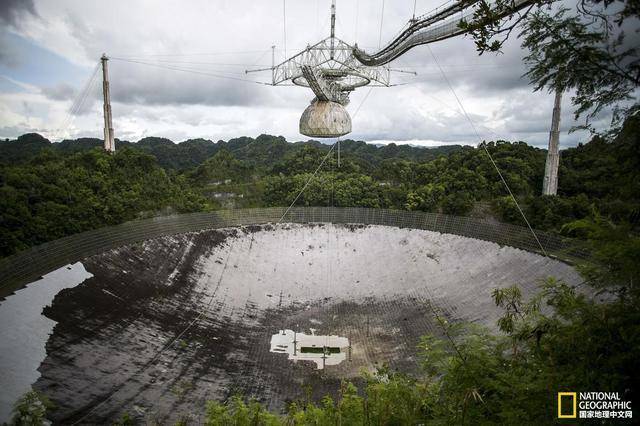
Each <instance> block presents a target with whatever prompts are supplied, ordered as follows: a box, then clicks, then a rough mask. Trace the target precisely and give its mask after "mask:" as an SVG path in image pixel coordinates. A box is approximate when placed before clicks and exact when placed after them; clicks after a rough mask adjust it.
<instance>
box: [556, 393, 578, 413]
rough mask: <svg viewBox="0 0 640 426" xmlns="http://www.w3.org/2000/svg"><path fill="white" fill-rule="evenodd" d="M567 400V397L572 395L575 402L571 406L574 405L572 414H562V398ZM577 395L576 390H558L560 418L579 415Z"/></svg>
mask: <svg viewBox="0 0 640 426" xmlns="http://www.w3.org/2000/svg"><path fill="white" fill-rule="evenodd" d="M563 397H564V399H565V400H566V399H567V397H571V399H572V400H573V403H572V404H571V406H572V407H573V409H572V411H571V414H562V412H563V410H562V398H563ZM577 401H578V398H577V395H576V392H558V418H559V419H575V418H576V417H577Z"/></svg>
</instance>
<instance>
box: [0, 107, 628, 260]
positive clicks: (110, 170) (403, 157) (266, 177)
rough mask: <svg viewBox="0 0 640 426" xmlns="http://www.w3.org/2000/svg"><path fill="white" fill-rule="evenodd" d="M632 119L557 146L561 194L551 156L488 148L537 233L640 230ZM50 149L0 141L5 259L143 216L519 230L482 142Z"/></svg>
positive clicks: (246, 142) (515, 147) (247, 142)
mask: <svg viewBox="0 0 640 426" xmlns="http://www.w3.org/2000/svg"><path fill="white" fill-rule="evenodd" d="M639 126H640V119H639V118H637V117H632V118H630V119H629V120H628V121H627V123H626V124H625V126H624V127H623V128H622V130H621V131H620V132H619V133H618V134H617V135H616V136H615V137H613V138H610V139H607V138H604V137H601V136H596V137H594V138H593V139H592V140H591V141H589V142H587V143H584V144H580V145H578V146H577V147H575V148H569V149H566V150H563V151H562V154H561V162H560V179H559V195H558V196H541V195H540V193H541V185H542V177H543V174H544V163H545V156H546V151H545V150H542V149H538V148H535V147H532V146H530V145H528V144H526V143H524V142H506V141H495V142H494V141H490V142H484V145H485V146H486V148H487V150H488V151H489V152H490V153H491V155H492V157H493V158H494V160H495V162H496V164H497V166H498V167H499V169H500V171H501V173H502V175H503V177H504V178H505V180H506V181H507V183H508V185H509V187H510V189H511V191H513V193H514V194H515V196H516V198H517V200H519V202H520V203H521V205H522V207H523V210H524V212H525V214H526V216H527V218H528V219H529V221H530V223H531V225H532V226H533V227H534V228H536V229H541V230H547V231H552V232H561V231H562V227H563V225H564V224H565V223H567V222H571V221H574V220H578V219H585V218H589V217H593V216H594V215H595V214H597V215H600V216H604V217H607V218H610V219H611V220H612V221H614V222H615V223H628V224H630V226H632V227H634V228H637V225H638V221H639V211H640V201H639V200H640V188H639V186H638V185H637V182H638V179H639V177H640V176H639V173H640V161H639V159H638V151H639V149H640V146H639V142H638V137H637V135H638V131H639ZM100 146H101V141H100V140H98V139H78V140H66V141H64V142H61V143H51V142H49V141H48V140H46V139H44V138H43V137H41V136H40V135H37V134H27V135H24V136H21V137H19V138H18V139H16V140H8V141H2V142H0V161H1V164H0V191H1V192H2V200H3V202H2V204H1V205H0V234H1V236H2V238H0V241H1V242H0V255H1V256H9V255H11V254H13V253H16V252H18V251H20V250H24V249H26V248H28V247H31V246H34V245H37V244H41V243H43V242H46V241H50V240H53V239H56V238H60V237H63V236H65V235H70V234H74V233H77V232H82V231H86V230H89V229H93V228H98V227H102V226H107V225H115V224H118V223H122V222H125V221H128V220H134V219H136V218H142V217H149V216H154V215H166V214H172V213H184V212H194V211H209V210H215V209H221V208H250V207H262V206H285V207H286V206H288V205H289V204H290V203H291V200H293V199H294V198H295V197H296V195H297V194H298V193H299V192H300V190H301V189H302V187H303V186H304V185H305V183H306V182H307V181H308V180H309V179H310V178H311V176H312V174H313V173H314V172H315V171H316V169H318V166H319V165H320V163H321V162H322V161H323V159H325V157H326V161H325V163H324V164H323V166H322V168H320V169H319V170H318V172H317V174H316V175H315V177H314V179H312V180H311V182H310V184H309V186H308V187H307V189H306V190H305V191H304V193H303V194H302V195H301V197H300V198H299V199H298V201H297V205H300V206H328V205H332V206H338V207H373V208H391V209H404V210H421V211H429V212H442V213H446V214H454V215H474V216H479V217H484V218H489V219H496V220H500V221H504V222H510V223H514V224H520V225H523V224H524V223H523V221H522V216H521V215H520V213H519V211H518V210H517V208H516V206H515V204H514V202H513V200H512V199H511V197H509V196H508V193H507V191H506V189H505V187H504V185H503V183H502V182H501V181H500V178H499V176H498V174H497V172H496V170H495V168H494V167H493V165H492V164H491V162H490V160H489V158H488V156H487V154H486V152H485V151H484V148H483V147H482V146H480V147H475V148H474V147H468V146H465V147H462V146H443V147H438V148H428V149H427V148H418V147H411V146H407V145H395V144H390V145H386V146H380V147H376V146H373V145H369V144H366V143H364V142H359V141H353V140H343V141H341V142H340V165H339V166H338V158H337V157H338V156H337V148H336V149H335V151H332V152H331V153H329V150H330V146H329V145H323V144H321V143H319V142H315V141H309V142H298V143H288V142H287V141H285V140H284V138H282V137H274V136H268V135H261V136H259V137H257V138H255V139H253V138H247V137H243V138H238V139H232V140H230V141H228V142H224V141H219V142H217V143H214V142H212V141H205V140H189V141H185V142H182V143H179V144H175V143H173V142H171V141H169V140H167V139H161V138H145V139H143V140H141V141H139V142H138V143H129V142H120V141H117V151H116V154H115V155H109V154H107V153H105V152H104V151H103V150H102V149H101V148H100Z"/></svg>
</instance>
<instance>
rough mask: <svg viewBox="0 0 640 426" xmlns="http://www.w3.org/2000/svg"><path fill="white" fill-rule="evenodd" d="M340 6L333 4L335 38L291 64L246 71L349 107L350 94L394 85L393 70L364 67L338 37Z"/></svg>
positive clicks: (310, 48) (290, 60)
mask: <svg viewBox="0 0 640 426" xmlns="http://www.w3.org/2000/svg"><path fill="white" fill-rule="evenodd" d="M335 20H336V4H335V0H333V2H332V4H331V34H330V36H329V37H327V38H325V39H324V40H321V41H319V42H318V43H316V44H314V45H311V46H307V48H306V49H304V50H303V51H301V52H298V53H297V54H295V55H293V56H292V57H290V58H288V59H287V60H285V61H283V62H281V63H279V64H277V65H276V64H273V65H272V66H271V67H270V68H261V69H254V70H246V72H247V73H250V72H260V71H271V76H272V84H273V85H274V86H277V85H280V84H283V83H285V82H288V81H290V82H291V83H293V84H295V85H297V86H302V87H308V88H310V89H311V90H312V91H313V93H314V94H315V95H316V98H317V100H320V101H329V102H337V103H339V104H341V105H347V104H348V103H349V94H350V93H351V92H352V91H354V90H355V89H357V88H358V87H363V86H367V85H373V86H385V87H388V86H389V85H390V73H391V70H390V69H389V67H387V66H377V65H376V66H369V65H365V64H362V63H361V62H360V61H359V60H358V59H356V58H355V56H354V51H355V49H356V47H355V46H351V45H350V44H348V43H346V42H345V41H343V40H341V39H339V38H337V37H336V36H335Z"/></svg>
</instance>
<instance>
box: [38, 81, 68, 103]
mask: <svg viewBox="0 0 640 426" xmlns="http://www.w3.org/2000/svg"><path fill="white" fill-rule="evenodd" d="M40 90H41V91H42V94H43V95H45V96H46V97H47V98H49V99H52V100H54V101H66V100H69V99H73V97H74V96H75V94H76V90H75V89H74V88H73V87H71V86H70V85H68V84H66V83H60V84H57V85H55V86H52V87H42V88H41V89H40Z"/></svg>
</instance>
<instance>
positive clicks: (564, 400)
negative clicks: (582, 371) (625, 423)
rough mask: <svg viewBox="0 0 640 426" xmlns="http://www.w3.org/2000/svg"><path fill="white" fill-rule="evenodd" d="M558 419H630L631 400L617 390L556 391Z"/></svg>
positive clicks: (631, 412)
mask: <svg viewBox="0 0 640 426" xmlns="http://www.w3.org/2000/svg"><path fill="white" fill-rule="evenodd" d="M558 418H559V419H575V418H581V419H631V418H633V411H632V410H631V401H624V400H622V399H621V398H620V395H619V394H618V392H580V393H579V394H578V393H577V392H558Z"/></svg>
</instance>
